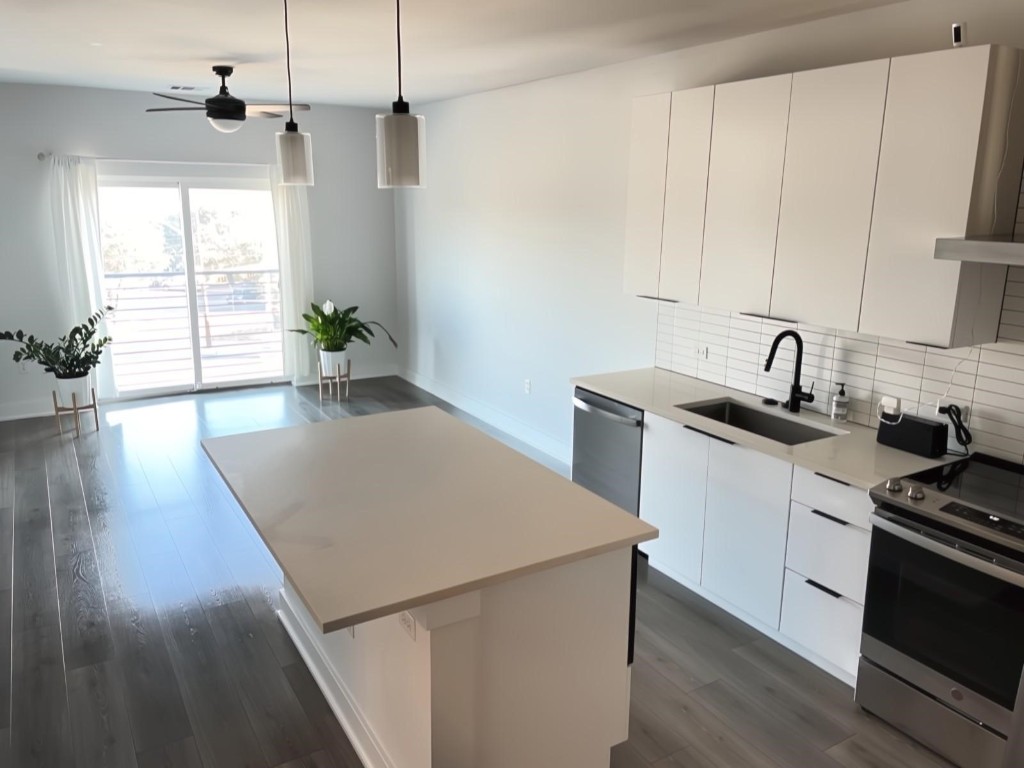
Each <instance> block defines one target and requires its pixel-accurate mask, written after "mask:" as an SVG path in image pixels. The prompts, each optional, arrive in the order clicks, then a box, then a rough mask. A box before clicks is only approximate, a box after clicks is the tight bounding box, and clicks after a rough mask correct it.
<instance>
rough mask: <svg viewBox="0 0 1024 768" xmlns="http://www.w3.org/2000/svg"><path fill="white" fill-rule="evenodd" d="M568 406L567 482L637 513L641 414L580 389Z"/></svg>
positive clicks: (641, 427) (638, 503)
mask: <svg viewBox="0 0 1024 768" xmlns="http://www.w3.org/2000/svg"><path fill="white" fill-rule="evenodd" d="M572 403H573V408H574V415H573V423H572V481H573V482H574V483H578V484H579V485H582V486H583V487H584V488H587V489H588V490H591V491H593V492H594V493H596V494H597V495H598V496H600V497H601V498H603V499H607V500H608V501H610V502H612V504H616V505H618V506H620V507H622V508H623V509H624V510H626V511H627V512H629V513H630V514H631V515H636V514H639V511H640V451H641V446H642V441H643V433H644V432H643V427H644V412H643V411H641V410H638V409H636V408H633V407H631V406H628V405H624V404H622V403H620V402H618V401H616V400H610V399H609V398H607V397H602V396H601V395H595V394H594V393H593V392H588V391H587V390H585V389H580V388H579V387H577V388H576V392H575V394H574V396H573V399H572Z"/></svg>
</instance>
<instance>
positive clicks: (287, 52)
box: [284, 0, 295, 123]
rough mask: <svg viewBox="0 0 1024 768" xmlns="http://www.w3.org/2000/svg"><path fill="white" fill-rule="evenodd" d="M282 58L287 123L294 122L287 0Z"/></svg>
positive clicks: (286, 3) (285, 4) (286, 0)
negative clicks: (286, 82) (285, 70)
mask: <svg viewBox="0 0 1024 768" xmlns="http://www.w3.org/2000/svg"><path fill="white" fill-rule="evenodd" d="M284 58H285V65H286V67H287V69H288V122H289V123H294V122H295V111H294V110H293V109H292V44H291V41H290V39H289V36H288V0H284Z"/></svg>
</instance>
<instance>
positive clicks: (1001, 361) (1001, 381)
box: [655, 267, 1024, 461]
mask: <svg viewBox="0 0 1024 768" xmlns="http://www.w3.org/2000/svg"><path fill="white" fill-rule="evenodd" d="M791 328H796V329H798V331H799V333H800V335H801V336H802V337H803V339H804V361H803V371H802V376H801V381H802V383H803V385H804V388H805V390H806V389H808V388H809V387H810V386H811V384H812V383H813V384H814V395H815V402H814V403H812V404H808V405H805V406H804V407H805V408H808V409H809V410H814V411H817V412H819V413H827V412H828V411H829V408H830V404H831V398H832V395H833V394H834V393H835V392H838V391H839V383H840V382H843V383H844V384H845V386H846V393H847V395H848V396H849V397H850V410H849V418H850V420H851V421H853V422H856V423H859V424H864V425H868V426H872V427H875V426H877V424H878V420H877V418H876V416H875V413H876V407H877V403H878V401H879V399H880V398H881V397H882V395H893V396H896V397H899V398H900V399H901V401H902V407H903V409H904V411H907V412H911V413H915V412H917V413H920V414H921V415H925V416H933V417H934V413H935V405H936V403H937V401H938V400H939V398H943V397H945V398H948V399H949V400H950V401H951V402H955V403H959V404H961V405H966V406H968V408H969V410H968V425H969V426H970V428H971V431H972V433H973V434H974V445H972V449H975V450H982V451H985V452H986V453H991V454H993V455H996V456H1000V457H1002V458H1006V459H1010V460H1013V461H1024V343H1021V342H1024V267H1011V268H1010V270H1009V282H1008V283H1007V288H1006V297H1005V301H1004V307H1003V315H1002V323H1001V324H1000V329H999V339H1000V340H999V341H998V342H997V343H994V344H984V345H981V346H978V347H971V348H965V349H936V348H931V347H921V346H917V345H913V344H906V343H904V342H902V341H897V340H893V339H879V338H877V337H874V336H867V335H864V334H857V333H851V332H848V331H837V330H832V329H828V328H818V327H815V326H807V325H804V324H800V325H799V326H795V325H794V324H791V323H781V322H778V321H773V320H769V319H762V318H756V317H751V316H749V315H741V314H738V313H729V312H724V311H721V310H712V309H707V308H703V307H696V306H693V305H686V304H677V305H673V304H663V305H661V307H660V308H659V313H658V336H657V350H656V354H655V360H656V363H655V364H656V365H657V366H658V367H659V368H667V369H670V370H673V371H676V372H678V373H683V374H686V375H688V376H696V377H697V378H700V379H705V380H707V381H712V382H715V383H718V384H725V385H726V386H730V387H733V388H735V389H739V390H742V391H744V392H750V393H752V394H757V395H760V396H762V397H774V398H776V399H778V400H780V401H781V400H785V399H786V398H788V396H789V385H790V382H791V381H792V375H793V363H794V358H795V347H794V345H793V343H792V342H791V341H783V342H782V344H781V345H780V347H779V350H778V353H777V354H776V357H775V363H774V365H773V367H772V370H771V371H769V372H766V371H765V370H764V362H765V360H766V359H767V357H768V352H769V349H770V348H771V343H772V341H773V340H774V338H775V336H776V335H777V334H778V333H779V332H781V331H783V330H787V329H791ZM953 445H954V444H952V443H951V447H952V446H953Z"/></svg>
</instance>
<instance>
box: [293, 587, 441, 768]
mask: <svg viewBox="0 0 1024 768" xmlns="http://www.w3.org/2000/svg"><path fill="white" fill-rule="evenodd" d="M280 617H281V620H282V623H283V624H284V625H285V628H286V629H287V630H288V633H289V634H290V635H291V637H292V639H293V640H294V641H295V644H296V646H297V647H298V649H299V651H300V653H301V654H302V657H303V659H304V660H305V661H306V664H307V666H309V668H310V670H311V671H312V673H313V676H314V678H315V679H316V681H317V684H318V685H319V686H320V690H321V691H322V692H323V694H324V697H325V698H326V699H327V701H328V702H329V703H330V705H331V709H332V710H333V711H334V714H335V715H336V716H337V718H338V721H339V722H340V723H341V725H342V727H343V728H344V730H345V732H346V734H347V735H348V737H349V739H350V741H351V742H352V744H353V746H354V747H355V748H356V751H357V752H358V753H359V757H360V759H361V760H362V762H363V764H364V765H365V766H366V767H367V768H430V766H431V765H435V766H437V765H440V763H436V762H433V763H432V761H431V716H432V707H431V661H430V658H431V633H430V632H428V631H426V630H424V629H423V628H422V627H419V626H417V630H418V631H417V632H416V637H415V639H414V638H412V637H410V636H409V634H408V633H407V632H406V630H405V629H404V628H403V626H402V624H401V622H400V621H399V617H398V616H397V615H392V616H385V617H382V618H379V619H374V620H372V621H368V622H365V623H363V624H359V625H358V626H356V627H355V628H354V631H352V630H350V629H341V630H338V631H336V632H329V633H327V634H324V633H322V632H321V631H320V628H319V626H318V625H317V623H316V621H315V620H314V619H313V618H312V616H310V614H309V612H308V611H307V610H306V607H305V606H304V605H303V603H302V601H301V600H300V599H299V597H298V595H297V594H296V593H295V590H294V587H293V586H292V585H291V584H290V583H289V582H288V581H287V580H286V581H285V584H284V588H283V589H282V590H281V610H280Z"/></svg>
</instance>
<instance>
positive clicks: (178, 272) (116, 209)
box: [99, 180, 284, 394]
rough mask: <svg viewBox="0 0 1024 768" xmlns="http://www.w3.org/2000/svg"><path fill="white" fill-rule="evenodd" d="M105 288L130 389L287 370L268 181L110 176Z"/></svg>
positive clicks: (276, 376)
mask: <svg viewBox="0 0 1024 768" xmlns="http://www.w3.org/2000/svg"><path fill="white" fill-rule="evenodd" d="M99 191H100V228H101V246H102V251H103V271H104V293H105V296H106V300H107V303H108V304H111V305H112V306H113V307H114V308H115V312H114V313H113V315H112V318H111V320H110V321H109V323H108V325H109V328H110V335H111V336H112V337H113V339H114V343H113V345H112V346H111V349H112V357H113V365H114V379H115V383H116V386H117V389H118V392H120V393H128V394H139V393H154V392H166V391H182V390H191V389H202V388H204V387H216V386H226V385H238V384H248V383H261V382H267V381H274V380H280V379H282V378H283V376H284V357H283V343H282V341H283V336H282V334H283V332H284V331H283V329H282V327H281V273H280V265H279V262H278V254H277V237H276V232H275V228H274V211H273V202H272V200H271V195H270V189H269V186H268V185H267V184H266V183H260V182H254V181H242V180H232V181H225V182H220V181H215V180H203V181H202V182H187V181H184V180H182V181H178V182H168V181H165V180H161V181H152V182H149V181H138V182H134V181H133V182H132V183H124V182H117V183H102V184H101V186H100V190H99Z"/></svg>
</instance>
